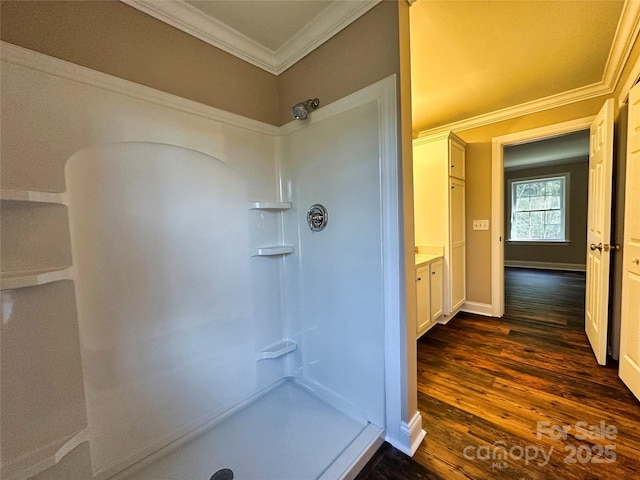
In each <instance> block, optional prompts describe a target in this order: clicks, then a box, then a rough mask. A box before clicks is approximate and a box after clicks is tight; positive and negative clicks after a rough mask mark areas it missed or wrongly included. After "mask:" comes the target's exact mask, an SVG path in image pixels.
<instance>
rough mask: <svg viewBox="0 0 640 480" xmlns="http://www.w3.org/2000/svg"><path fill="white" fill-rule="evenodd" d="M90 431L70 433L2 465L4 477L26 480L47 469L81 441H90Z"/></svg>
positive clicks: (0, 470)
mask: <svg viewBox="0 0 640 480" xmlns="http://www.w3.org/2000/svg"><path fill="white" fill-rule="evenodd" d="M89 440H90V439H89V432H88V430H87V429H86V428H84V429H82V430H80V431H79V432H76V433H73V434H71V435H68V436H67V437H64V438H62V439H61V440H58V441H57V442H54V443H52V444H49V445H46V446H44V447H41V448H39V449H37V450H35V451H34V452H32V453H31V454H28V455H26V456H24V457H20V458H18V459H17V460H16V461H13V462H11V463H8V464H3V465H2V466H1V467H0V473H2V478H5V476H6V478H7V480H26V479H29V478H32V477H34V476H35V475H37V474H38V473H41V472H43V471H45V470H46V469H47V468H50V467H52V466H54V465H56V464H58V463H60V461H61V460H62V459H63V458H64V457H66V456H67V455H68V454H69V453H70V452H71V451H72V450H73V449H74V448H76V447H77V446H78V445H80V444H81V443H85V442H88V441H89Z"/></svg>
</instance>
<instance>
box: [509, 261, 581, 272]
mask: <svg viewBox="0 0 640 480" xmlns="http://www.w3.org/2000/svg"><path fill="white" fill-rule="evenodd" d="M504 266H505V267H515V268H535V269H539V270H568V271H570V272H586V271H587V265H586V264H583V263H553V262H530V261H526V260H505V261H504Z"/></svg>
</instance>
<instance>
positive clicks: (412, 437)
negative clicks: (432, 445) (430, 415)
mask: <svg viewBox="0 0 640 480" xmlns="http://www.w3.org/2000/svg"><path fill="white" fill-rule="evenodd" d="M400 431H401V433H402V434H403V437H405V438H406V439H407V440H406V442H405V444H404V445H400V446H396V445H394V447H396V448H397V449H398V450H400V451H401V452H402V453H404V454H406V455H409V456H410V457H413V454H414V453H416V450H418V447H419V446H420V444H421V443H422V440H424V437H425V436H426V435H427V432H425V431H424V430H423V429H422V415H420V412H416V413H415V414H414V415H413V417H412V418H411V421H410V422H409V423H406V422H402V425H401V426H400Z"/></svg>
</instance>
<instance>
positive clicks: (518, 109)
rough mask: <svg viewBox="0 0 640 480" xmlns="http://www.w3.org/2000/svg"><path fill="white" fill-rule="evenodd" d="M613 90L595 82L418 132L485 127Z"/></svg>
mask: <svg viewBox="0 0 640 480" xmlns="http://www.w3.org/2000/svg"><path fill="white" fill-rule="evenodd" d="M611 92H613V88H611V87H609V86H607V85H603V84H602V83H601V82H599V83H594V84H592V85H587V86H585V87H580V88H576V89H573V90H569V91H566V92H563V93H558V94H556V95H551V96H549V97H545V98H541V99H538V100H532V101H530V102H525V103H521V104H519V105H515V106H513V107H507V108H503V109H500V110H495V111H493V112H489V113H485V114H482V115H477V116H475V117H471V118H467V119H465V120H460V121H458V122H452V123H448V124H446V125H441V126H439V127H435V128H431V129H429V130H423V131H421V132H420V133H419V134H418V136H419V137H424V136H427V135H433V134H434V133H440V132H443V131H445V130H453V131H455V132H458V133H459V132H461V131H464V130H471V129H472V128H478V127H483V126H485V125H489V124H492V123H497V122H503V121H505V120H511V119H513V118H518V117H522V116H525V115H531V114H533V113H538V112H542V111H545V110H549V109H552V108H556V107H562V106H564V105H569V104H572V103H576V102H581V101H583V100H589V99H591V98H595V97H600V96H602V95H608V94H610V93H611Z"/></svg>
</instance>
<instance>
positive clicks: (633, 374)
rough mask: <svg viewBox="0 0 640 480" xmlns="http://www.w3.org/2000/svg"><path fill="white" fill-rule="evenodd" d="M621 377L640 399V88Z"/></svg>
mask: <svg viewBox="0 0 640 480" xmlns="http://www.w3.org/2000/svg"><path fill="white" fill-rule="evenodd" d="M625 191H626V197H625V212H624V245H623V250H622V252H623V262H622V263H623V267H622V268H623V276H622V305H621V309H622V314H621V316H622V319H621V325H620V378H621V379H622V381H623V382H624V383H625V384H626V385H627V387H629V389H630V390H631V391H632V392H633V394H634V395H635V396H636V398H639V399H640V86H638V85H636V86H635V87H633V88H632V89H631V93H630V94H629V130H628V138H627V174H626V187H625Z"/></svg>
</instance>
